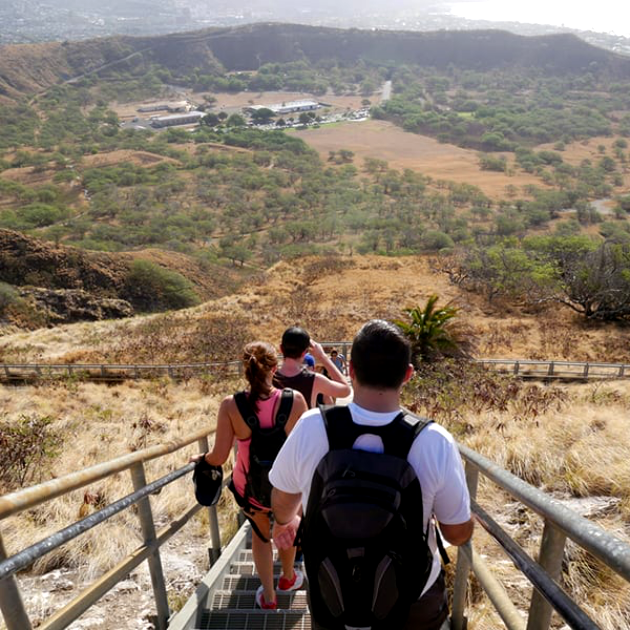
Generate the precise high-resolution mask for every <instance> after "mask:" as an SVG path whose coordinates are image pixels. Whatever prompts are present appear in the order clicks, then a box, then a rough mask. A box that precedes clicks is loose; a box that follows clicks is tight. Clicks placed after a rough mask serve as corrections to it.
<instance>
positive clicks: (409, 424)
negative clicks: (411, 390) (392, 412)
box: [380, 411, 433, 459]
mask: <svg viewBox="0 0 630 630" xmlns="http://www.w3.org/2000/svg"><path fill="white" fill-rule="evenodd" d="M432 422H433V420H430V419H429V418H420V417H418V416H412V415H411V414H408V413H406V412H405V411H401V412H400V413H399V414H398V415H397V416H396V417H395V418H394V419H393V420H392V422H390V423H389V424H387V425H385V426H384V427H382V429H383V430H382V431H381V432H380V436H381V439H382V440H383V445H384V446H385V452H386V453H387V454H388V455H394V456H395V457H400V458H401V459H407V457H408V456H409V451H410V450H411V447H412V446H413V443H414V442H415V440H416V438H417V437H418V435H420V432H421V431H422V430H423V429H424V428H425V427H426V426H428V425H429V424H431V423H432Z"/></svg>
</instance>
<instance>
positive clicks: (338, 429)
mask: <svg viewBox="0 0 630 630" xmlns="http://www.w3.org/2000/svg"><path fill="white" fill-rule="evenodd" d="M319 410H320V412H321V414H322V419H323V420H324V428H325V429H326V435H327V436H328V444H329V449H330V450H331V451H333V450H338V449H342V448H352V446H353V445H354V443H355V441H356V439H357V438H358V437H359V436H360V435H363V434H364V433H373V434H374V435H378V436H379V437H380V438H381V439H382V440H383V446H384V448H385V452H386V453H387V454H388V455H393V456H395V457H399V458H400V459H407V456H408V455H409V451H410V450H411V447H412V445H413V443H414V441H415V439H416V438H417V437H418V435H419V434H420V432H421V431H422V429H424V428H425V427H426V426H427V425H429V424H431V422H433V420H429V419H428V418H420V417H417V416H412V415H411V414H408V413H406V412H404V411H401V412H400V413H399V414H398V415H397V416H396V417H395V418H394V419H393V420H392V421H391V422H390V423H389V424H385V425H382V426H376V427H373V426H365V425H359V424H355V423H354V422H353V421H352V415H351V414H350V409H348V407H342V406H339V407H335V406H329V405H319Z"/></svg>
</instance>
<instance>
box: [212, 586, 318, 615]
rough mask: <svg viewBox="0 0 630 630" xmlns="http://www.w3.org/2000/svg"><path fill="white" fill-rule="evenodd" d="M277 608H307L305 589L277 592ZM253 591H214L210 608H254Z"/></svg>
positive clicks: (254, 595) (303, 609)
mask: <svg viewBox="0 0 630 630" xmlns="http://www.w3.org/2000/svg"><path fill="white" fill-rule="evenodd" d="M277 597H278V608H280V609H285V610H286V609H290V610H296V611H298V610H302V611H304V612H306V611H307V610H308V608H307V603H306V591H292V592H290V593H277ZM255 599H256V592H255V591H238V590H236V591H232V590H220V591H215V593H214V595H213V598H212V606H211V609H212V610H213V611H214V610H219V609H226V608H238V609H239V610H249V609H251V610H254V609H255Z"/></svg>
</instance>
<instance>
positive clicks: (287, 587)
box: [276, 569, 304, 593]
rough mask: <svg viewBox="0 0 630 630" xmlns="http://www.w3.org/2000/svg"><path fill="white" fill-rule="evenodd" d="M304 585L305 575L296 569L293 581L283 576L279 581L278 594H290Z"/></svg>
mask: <svg viewBox="0 0 630 630" xmlns="http://www.w3.org/2000/svg"><path fill="white" fill-rule="evenodd" d="M302 584H304V574H303V573H302V571H300V570H299V569H294V571H293V579H292V580H287V578H285V577H284V576H282V577H281V578H280V579H279V580H278V587H277V588H276V591H278V593H289V592H290V591H297V590H299V589H300V588H301V587H302Z"/></svg>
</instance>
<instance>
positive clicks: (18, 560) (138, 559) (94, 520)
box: [0, 430, 221, 630]
mask: <svg viewBox="0 0 630 630" xmlns="http://www.w3.org/2000/svg"><path fill="white" fill-rule="evenodd" d="M212 433H214V430H203V431H199V432H197V433H195V434H193V435H192V436H190V437H188V438H186V439H183V440H173V441H170V442H167V443H165V444H161V445H157V446H153V447H150V448H147V449H144V450H142V451H138V452H136V453H131V454H129V455H123V456H121V457H118V458H116V459H113V460H110V461H108V462H104V463H101V464H97V465H95V466H91V467H89V468H86V469H84V470H82V471H79V472H74V473H70V474H68V475H65V476H63V477H60V478H59V479H53V480H50V481H47V482H44V483H41V484H38V485H36V486H33V487H31V488H25V489H23V490H19V491H17V492H13V493H11V494H8V495H5V496H3V497H0V520H2V519H5V518H7V517H9V516H11V515H14V514H17V513H19V512H21V511H23V510H26V509H30V508H33V507H35V506H37V505H39V504H41V503H43V502H45V501H49V500H52V499H54V498H56V497H59V496H62V495H64V494H67V493H69V492H71V491H73V490H76V489H78V488H80V487H82V486H85V485H87V484H89V483H92V482H94V481H98V480H101V479H104V478H106V477H110V476H112V475H114V474H117V473H119V472H120V471H123V470H127V469H128V470H129V471H130V473H131V480H132V483H133V489H134V491H133V492H132V493H131V494H129V495H127V496H125V497H123V498H121V499H119V500H117V501H115V502H113V503H111V504H109V505H107V506H105V507H104V508H102V509H101V510H99V511H97V512H95V513H94V514H91V515H89V516H87V517H86V518H84V519H82V520H80V521H76V522H74V523H72V524H71V525H69V526H67V527H65V528H63V529H62V530H60V531H58V532H55V533H53V534H52V535H50V536H48V537H47V538H45V539H44V540H41V541H39V542H38V543H35V544H34V545H31V546H29V547H27V548H26V549H22V550H21V551H19V552H18V553H16V554H14V555H13V556H8V554H7V551H6V549H5V546H4V543H3V541H2V536H1V535H0V609H1V610H2V614H3V616H4V619H5V622H6V624H7V628H8V630H31V629H32V624H31V622H30V619H29V617H28V614H27V612H26V609H25V607H24V604H23V602H22V598H21V595H20V590H19V586H18V584H17V581H16V578H15V574H16V573H17V572H18V571H20V570H22V569H24V568H26V567H28V566H30V565H31V564H32V563H33V562H34V561H35V560H37V559H38V558H41V557H43V556H44V555H45V554H47V553H49V552H50V551H53V550H54V549H56V548H58V547H59V546H61V545H63V544H65V543H67V542H68V541H70V540H72V539H73V538H76V537H77V536H79V535H81V534H83V533H85V532H86V531H88V530H90V529H91V528H93V527H95V526H96V525H98V524H100V523H102V522H104V521H105V520H107V519H109V518H111V517H112V516H114V515H115V514H117V513H119V512H121V511H123V510H125V509H128V508H130V507H131V506H132V505H137V506H138V510H137V512H138V516H139V519H140V526H141V529H142V534H143V537H144V544H143V545H142V546H141V547H139V548H138V549H137V550H136V551H135V552H133V553H132V554H130V555H129V556H127V557H126V558H124V559H123V560H122V561H121V562H119V563H118V565H117V566H115V567H114V568H112V569H111V570H110V571H108V572H107V573H106V574H105V575H103V576H102V577H101V578H100V579H98V580H97V581H96V582H95V583H93V584H92V585H91V586H90V587H89V588H87V589H86V590H85V591H83V592H82V593H81V594H79V595H78V596H77V597H76V598H75V599H74V600H72V601H71V602H70V603H69V604H67V605H66V606H64V607H63V608H62V609H61V610H59V611H58V612H57V613H55V614H54V615H53V616H52V617H50V618H49V619H47V620H46V621H44V622H43V624H42V625H41V626H40V627H41V628H43V629H44V630H61V629H62V628H65V627H67V625H69V624H70V623H71V622H72V621H74V620H75V619H77V618H78V617H79V616H80V615H81V614H82V613H83V612H85V611H86V610H87V609H88V608H89V607H90V606H92V605H93V604H94V603H95V602H96V601H98V599H100V598H101V597H102V596H103V595H104V594H105V593H106V592H107V591H108V590H110V589H111V588H112V587H114V586H115V585H116V584H117V583H118V582H119V581H120V580H121V579H123V578H124V577H125V576H126V575H128V573H129V572H130V571H131V570H132V569H134V568H135V567H137V566H138V565H139V564H140V563H142V562H143V561H145V560H147V561H148V563H149V573H150V576H151V582H152V585H153V592H154V599H155V604H156V609H157V624H158V628H159V629H160V630H164V629H165V628H166V625H167V621H168V617H169V615H170V613H169V607H168V599H167V594H166V586H165V580H164V576H163V571H162V565H161V561H160V555H159V549H160V547H161V545H162V544H164V543H165V542H166V541H167V540H169V539H170V538H171V536H173V535H174V534H175V533H177V532H178V531H179V530H180V529H181V528H182V527H183V526H184V525H185V524H186V523H187V522H188V521H189V520H190V519H191V518H192V516H194V515H195V514H196V513H197V512H198V511H199V510H201V509H202V508H201V506H200V505H197V504H195V505H194V506H193V507H192V508H190V509H188V510H187V511H186V512H185V513H184V514H182V515H180V516H179V518H177V519H175V520H174V521H172V522H171V524H170V525H168V526H167V527H166V528H164V529H163V530H161V531H160V532H156V530H155V525H154V521H153V515H152V511H151V504H150V502H149V495H150V494H152V493H155V492H156V491H159V490H160V489H161V488H163V487H164V486H166V485H168V484H170V483H172V482H174V481H175V480H177V479H179V478H181V477H183V476H184V475H186V474H187V473H189V472H190V471H191V470H192V469H193V468H194V464H187V465H185V466H183V467H182V468H179V469H178V470H175V471H172V472H170V473H168V474H167V475H165V476H163V477H162V478H161V479H157V480H156V481H153V482H151V483H147V480H146V478H145V470H144V464H145V462H147V461H151V460H154V459H156V458H159V457H163V456H165V455H168V454H170V453H173V452H174V451H177V450H179V449H181V448H184V447H185V446H188V445H189V444H192V443H193V442H197V444H198V446H199V450H200V451H207V450H208V435H210V434H212ZM209 519H210V536H211V541H212V546H211V549H210V557H211V561H212V562H214V561H216V559H217V558H218V557H219V555H220V553H221V538H220V531H219V524H218V515H217V511H216V507H212V508H209Z"/></svg>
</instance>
